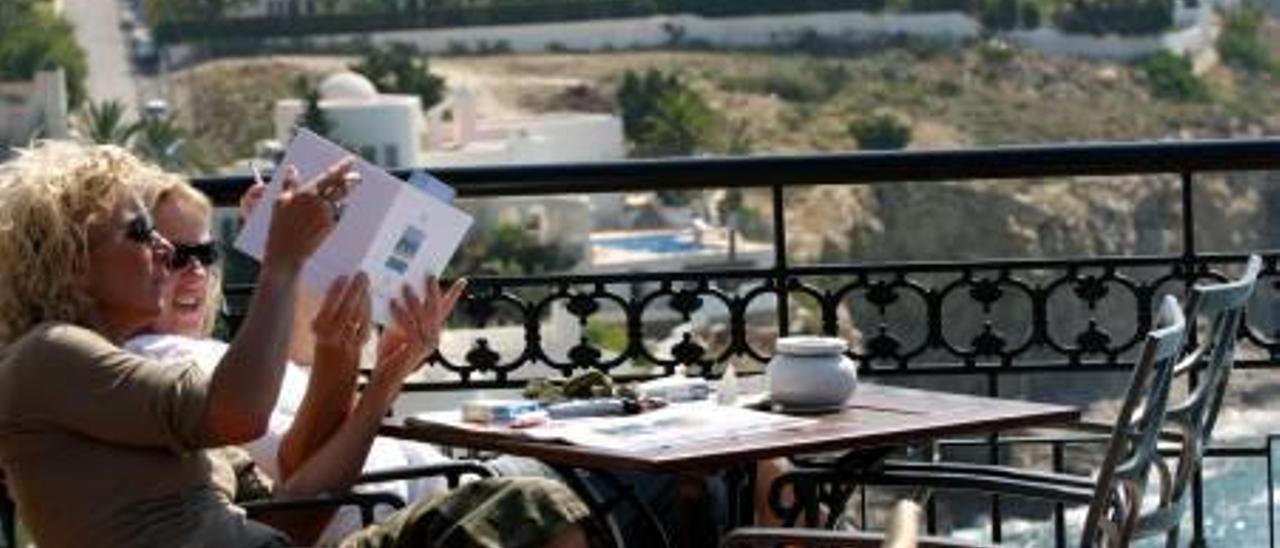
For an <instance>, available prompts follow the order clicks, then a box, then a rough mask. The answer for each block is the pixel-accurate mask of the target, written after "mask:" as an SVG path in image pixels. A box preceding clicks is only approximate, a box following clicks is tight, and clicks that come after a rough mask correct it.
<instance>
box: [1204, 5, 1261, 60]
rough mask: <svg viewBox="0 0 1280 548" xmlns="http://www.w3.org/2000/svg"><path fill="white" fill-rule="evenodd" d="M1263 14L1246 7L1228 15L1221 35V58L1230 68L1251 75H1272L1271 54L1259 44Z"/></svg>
mask: <svg viewBox="0 0 1280 548" xmlns="http://www.w3.org/2000/svg"><path fill="white" fill-rule="evenodd" d="M1263 17H1264V15H1263V13H1262V10H1261V9H1259V8H1257V7H1254V6H1246V7H1243V8H1241V9H1238V10H1234V11H1231V12H1228V13H1226V14H1225V16H1224V18H1223V24H1222V33H1221V34H1219V35H1218V44H1217V45H1218V55H1219V56H1221V57H1222V60H1223V61H1224V62H1226V63H1227V64H1230V65H1234V66H1237V67H1240V68H1243V69H1246V70H1251V71H1259V72H1263V71H1270V70H1271V67H1272V62H1271V53H1270V52H1269V51H1267V48H1266V46H1264V45H1263V44H1262V42H1261V41H1260V40H1258V27H1259V25H1261V23H1262V18H1263Z"/></svg>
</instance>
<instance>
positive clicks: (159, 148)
mask: <svg viewBox="0 0 1280 548" xmlns="http://www.w3.org/2000/svg"><path fill="white" fill-rule="evenodd" d="M133 150H134V152H136V153H137V154H138V155H139V156H141V157H143V158H146V159H148V160H150V161H152V162H154V163H155V164H156V165H158V166H160V167H162V168H164V169H167V170H169V171H187V170H191V169H197V170H203V169H204V168H205V167H206V166H205V165H203V163H202V162H201V159H200V155H199V153H198V152H197V151H195V149H194V147H193V146H192V145H191V141H190V139H188V136H187V134H186V132H185V131H183V129H182V127H180V126H179V125H178V123H177V121H175V120H174V117H173V116H172V115H170V116H168V117H165V118H153V119H147V120H143V121H142V122H141V123H140V124H138V133H137V135H135V136H134V138H133Z"/></svg>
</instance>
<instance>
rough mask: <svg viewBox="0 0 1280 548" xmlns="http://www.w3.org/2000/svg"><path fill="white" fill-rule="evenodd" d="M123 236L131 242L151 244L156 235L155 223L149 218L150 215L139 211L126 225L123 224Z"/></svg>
mask: <svg viewBox="0 0 1280 548" xmlns="http://www.w3.org/2000/svg"><path fill="white" fill-rule="evenodd" d="M124 237H125V238H128V239H129V241H131V242H137V243H140V244H143V245H151V242H153V241H155V237H156V224H155V222H154V221H152V220H151V216H150V215H147V214H146V213H139V214H138V216H137V217H134V218H133V219H130V220H129V224H128V225H125V228H124Z"/></svg>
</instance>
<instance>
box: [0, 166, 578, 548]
mask: <svg viewBox="0 0 1280 548" xmlns="http://www.w3.org/2000/svg"><path fill="white" fill-rule="evenodd" d="M348 169H349V163H343V164H339V165H335V166H333V167H332V168H331V169H329V170H328V171H327V172H326V173H325V174H323V175H321V176H320V177H318V178H317V179H316V180H314V181H311V182H309V183H307V184H305V185H303V184H301V183H300V182H299V181H298V180H297V178H296V176H295V177H290V178H289V180H288V182H287V183H286V186H285V190H284V191H283V192H282V193H281V195H280V198H279V199H278V200H277V202H276V203H275V204H274V205H273V207H274V214H273V216H272V217H273V219H272V225H271V227H270V229H269V231H268V234H269V235H268V238H267V245H266V252H265V257H264V261H263V264H262V269H261V271H260V273H259V278H258V288H257V291H256V292H255V294H254V298H253V301H252V303H251V305H250V308H249V312H248V315H247V317H246V319H245V323H244V324H243V327H242V329H241V330H240V332H239V333H238V334H237V336H236V338H235V340H233V341H232V342H231V344H230V347H229V349H228V350H227V352H226V353H225V354H224V355H223V357H222V359H221V360H220V361H219V362H218V365H217V366H216V368H215V369H214V371H213V372H212V373H211V374H210V373H206V372H205V371H204V369H203V368H201V367H200V366H199V365H196V364H194V363H188V364H186V365H184V366H175V365H173V364H160V363H158V362H156V361H153V360H150V359H147V358H143V357H139V356H136V355H134V354H132V353H129V352H126V351H124V350H122V349H121V348H120V346H119V345H120V344H122V343H123V342H124V341H125V340H127V339H128V338H129V337H130V336H132V335H134V334H136V333H138V332H139V331H141V330H143V329H146V328H147V327H148V326H150V325H151V324H152V323H153V322H154V321H155V320H156V318H157V316H158V315H159V313H160V311H161V307H162V304H161V303H162V298H161V295H162V285H163V284H164V282H165V279H166V276H167V275H168V266H169V262H170V257H171V255H172V253H173V247H172V246H171V245H170V244H169V242H167V241H166V240H165V239H164V238H162V237H160V236H159V235H158V234H156V232H155V230H154V228H153V225H152V224H151V222H150V219H149V215H148V211H147V208H146V207H145V204H146V203H147V199H148V198H150V197H151V195H153V194H154V191H155V187H156V184H157V183H160V182H163V181H165V180H166V179H167V178H168V177H169V176H167V175H165V174H163V173H162V172H160V171H159V170H157V169H155V168H153V167H151V166H148V165H146V164H143V163H142V162H140V161H138V160H137V159H135V158H134V157H132V156H131V155H130V154H128V153H127V152H125V151H123V150H122V149H119V148H115V147H82V146H78V145H70V144H53V143H47V144H42V145H40V146H37V147H35V148H33V149H30V150H26V151H23V152H22V153H21V154H20V155H19V156H18V158H16V159H14V160H11V161H10V162H8V163H6V164H2V165H0V345H3V346H2V347H0V467H2V468H3V471H4V476H5V478H6V480H7V482H8V487H9V488H10V490H11V493H12V494H13V496H14V499H15V500H16V502H17V506H18V512H19V514H20V515H21V516H22V519H23V520H24V522H25V523H26V525H27V526H28V528H29V529H30V531H31V533H32V534H33V536H34V537H35V540H36V541H37V543H38V544H39V545H40V546H42V547H45V548H59V547H64V546H67V547H69V546H92V545H100V546H210V547H213V546H227V547H234V546H243V547H273V546H290V545H298V544H308V543H310V542H311V541H312V538H311V537H312V536H313V535H314V532H313V531H312V530H310V529H308V527H310V526H311V524H309V523H297V522H290V521H285V520H284V519H281V520H277V521H273V522H272V523H266V522H260V521H255V520H250V519H247V518H246V517H245V515H244V512H243V511H241V510H239V509H238V508H237V507H235V506H234V504H232V502H231V501H232V500H234V499H235V497H236V487H237V482H235V481H227V479H228V476H229V477H230V478H234V477H235V470H234V469H232V468H231V465H230V463H228V462H226V460H225V458H224V457H221V456H220V454H219V452H217V451H211V449H215V448H219V447H224V446H232V445H238V444H241V443H245V442H248V441H250V440H253V439H256V438H257V437H259V436H261V434H262V433H263V432H264V431H265V430H266V428H267V424H268V419H269V416H270V412H271V409H272V407H273V406H274V405H275V401H276V394H277V393H278V391H279V388H280V383H281V378H282V376H283V370H284V362H285V348H286V347H287V345H288V340H289V329H290V325H291V323H292V320H293V317H292V316H293V315H292V311H293V304H294V299H295V295H296V293H297V287H296V286H297V283H298V276H299V272H300V270H301V266H302V264H303V263H304V262H305V261H306V259H307V258H308V257H309V256H310V255H311V253H312V252H314V251H315V249H316V248H317V247H318V246H319V244H320V243H321V242H322V241H323V240H324V238H325V237H326V236H327V235H328V233H329V232H330V231H331V230H332V229H333V225H334V219H333V211H334V209H336V208H337V207H338V206H339V204H338V203H337V202H339V201H340V200H341V199H342V197H343V195H344V194H345V192H346V188H345V185H346V182H345V177H344V175H345V173H346V172H347V171H348ZM365 283H366V282H363V281H362V280H361V279H360V277H357V278H356V279H355V281H348V282H344V283H343V284H341V285H343V286H344V287H342V288H340V289H342V290H343V291H344V292H345V293H349V294H353V295H357V296H358V295H362V294H364V292H365V291H367V287H366V286H365V285H364V284H365ZM353 285H354V289H351V287H352V286H353ZM445 300H446V298H445V297H444V295H443V294H442V292H441V291H440V290H439V288H438V286H435V285H429V286H428V294H427V296H426V298H425V299H419V298H418V297H417V295H415V294H413V293H412V292H407V293H406V294H405V296H404V297H403V298H402V299H401V300H400V301H399V305H398V307H395V308H396V315H395V320H396V321H395V322H393V327H392V328H390V329H389V332H390V335H388V336H387V337H384V338H383V343H382V344H381V345H380V349H379V359H378V363H377V365H376V367H375V373H374V377H375V380H374V381H371V383H370V387H369V390H368V391H366V396H365V398H362V402H363V401H365V400H366V399H368V398H369V397H370V395H373V396H374V397H375V400H374V403H378V404H380V403H381V402H380V401H376V400H386V401H390V400H392V399H394V398H395V396H396V395H397V394H398V390H399V385H398V382H400V381H402V380H403V376H404V375H406V374H407V373H406V371H411V370H412V369H413V368H414V367H416V366H417V364H418V363H421V361H422V360H423V359H424V358H425V357H426V356H427V354H428V353H429V352H430V351H431V350H432V349H433V348H434V344H435V342H436V339H437V337H438V335H439V329H440V327H441V322H442V321H443V319H444V315H445V314H447V312H448V310H447V306H445V303H444V301H445ZM342 302H344V303H346V304H344V310H343V311H340V312H335V311H332V310H330V311H326V314H329V315H330V316H331V317H348V318H349V317H352V315H354V317H356V318H367V312H361V310H362V307H361V306H360V305H361V304H364V303H367V297H361V298H358V299H354V301H353V300H352V299H351V298H345V297H344V299H343V300H342ZM353 302H354V303H356V304H355V305H352V304H351V303H353ZM364 310H367V308H365V309H364ZM348 325H353V326H354V329H352V328H345V329H346V331H344V336H346V337H348V338H352V339H358V338H359V336H360V335H361V331H362V330H365V329H366V328H365V327H364V325H367V320H366V321H364V323H363V324H362V323H361V322H360V321H357V322H354V324H348ZM388 339H390V342H387V341H388ZM378 379H381V380H378ZM377 407H379V406H378V405H372V404H369V405H360V406H358V407H357V408H356V409H353V410H352V414H353V415H357V414H359V415H368V414H369V413H372V412H376V411H377ZM377 418H378V417H373V418H371V419H370V418H367V417H366V418H364V420H362V421H361V423H362V424H369V423H374V424H376V422H377ZM373 432H374V430H367V431H362V432H357V433H356V434H358V435H354V436H343V437H340V436H334V437H332V438H331V439H330V441H329V443H326V444H325V446H324V447H322V448H321V449H320V450H319V451H318V452H317V454H316V456H315V457H314V458H312V459H309V460H308V462H307V465H306V466H304V467H303V468H302V469H300V470H299V471H298V473H297V474H295V475H294V477H293V478H291V479H290V481H289V482H286V483H285V484H283V485H281V486H279V487H278V488H277V490H276V492H275V496H277V497H291V496H307V495H310V494H312V493H316V492H319V491H324V490H332V489H340V488H342V487H345V485H343V483H344V482H347V483H349V482H350V481H351V478H354V477H355V475H356V474H357V473H358V466H357V467H356V468H355V470H354V471H353V470H352V469H351V467H350V464H351V463H350V462H349V461H344V460H343V459H340V458H334V457H333V455H335V454H338V453H344V452H348V451H351V450H353V447H352V446H355V447H354V449H362V448H361V447H360V445H361V444H364V448H367V444H368V442H369V440H371V439H372V437H373ZM477 484H482V485H481V486H480V487H478V488H473V489H472V490H471V491H468V490H467V489H468V488H467V487H463V488H461V489H459V490H458V491H457V492H455V494H457V495H458V496H450V497H446V498H444V499H441V500H437V501H433V504H424V505H416V506H414V507H410V508H409V509H407V510H406V511H404V512H402V513H400V514H397V515H396V516H394V517H393V518H392V519H391V520H390V521H389V524H388V525H387V526H385V527H382V528H379V529H371V530H366V531H362V532H361V534H360V535H359V536H358V538H353V539H347V541H346V542H344V543H349V545H354V546H362V545H365V546H367V545H375V543H380V544H378V545H405V544H404V543H405V542H408V541H410V540H413V541H416V542H417V543H419V544H418V545H436V544H448V545H464V546H465V545H474V544H477V543H478V542H479V541H480V540H487V539H486V538H485V537H484V535H485V534H486V533H488V532H491V530H492V529H494V526H493V524H492V523H490V522H487V521H484V519H482V518H475V517H474V516H473V513H470V512H469V511H470V510H475V509H477V508H484V507H486V506H487V505H494V504H497V505H502V506H503V507H504V508H523V509H525V510H527V511H526V512H524V513H522V514H517V513H511V514H506V515H504V516H503V518H504V522H503V523H502V525H503V526H504V527H503V529H504V532H505V533H507V534H512V533H521V535H520V536H518V537H515V538H512V539H508V538H507V537H502V538H501V539H499V540H498V542H499V543H502V544H503V545H508V546H511V545H520V546H539V545H565V546H581V545H584V544H585V537H584V535H583V530H582V528H581V527H580V526H578V525H577V522H579V521H581V520H582V519H584V518H585V516H586V509H585V507H584V506H583V505H582V503H581V501H578V500H577V499H576V498H574V497H573V495H572V494H571V493H568V491H566V490H565V489H564V488H563V487H561V486H558V485H556V484H554V483H551V482H545V481H544V482H538V481H534V480H523V481H514V480H506V481H505V482H477V483H476V484H472V485H477ZM512 498H515V499H518V500H519V501H521V502H524V503H525V504H523V505H514V504H511V503H510V499H512ZM504 501H506V503H505V504H503V502H504ZM442 520H443V522H442ZM375 527H377V526H375ZM508 527H509V529H510V530H509V531H506V529H507V528H508ZM442 532H443V536H440V534H441V533H442ZM433 533H434V534H436V535H435V536H432V534H433ZM507 540H510V541H511V542H505V541H507Z"/></svg>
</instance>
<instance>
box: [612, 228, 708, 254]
mask: <svg viewBox="0 0 1280 548" xmlns="http://www.w3.org/2000/svg"><path fill="white" fill-rule="evenodd" d="M591 245H593V246H600V247H607V248H609V249H620V250H623V251H641V252H645V253H687V252H690V251H700V250H703V249H705V247H704V246H703V245H702V244H700V243H698V242H696V241H694V240H693V239H692V238H690V237H688V236H687V235H685V234H680V233H659V234H632V235H626V236H608V237H604V238H592V239H591Z"/></svg>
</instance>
